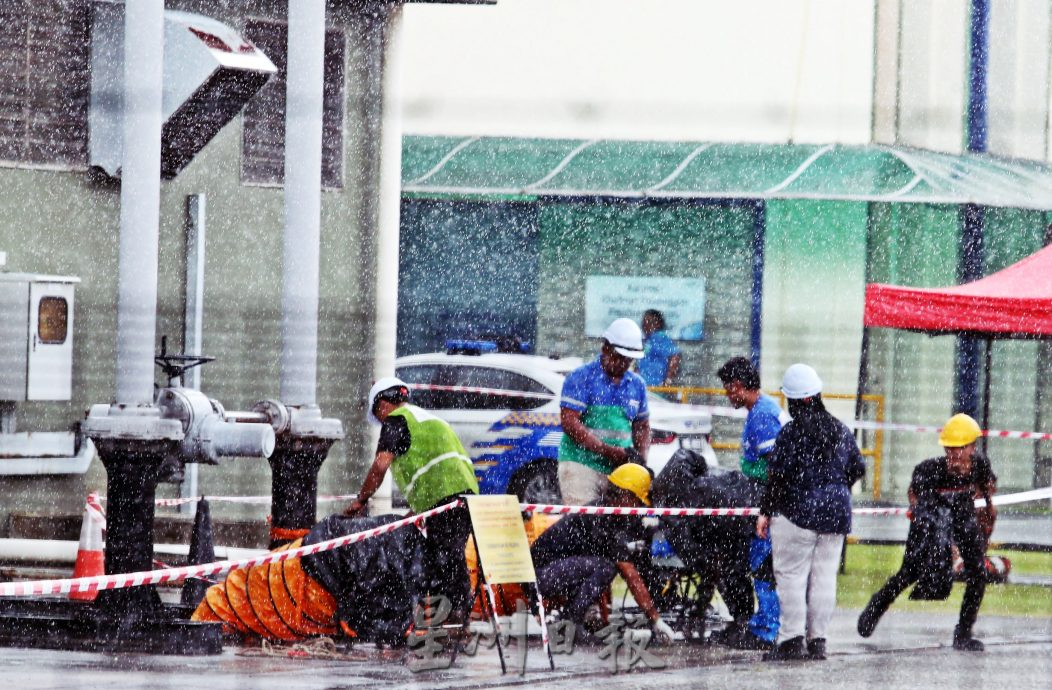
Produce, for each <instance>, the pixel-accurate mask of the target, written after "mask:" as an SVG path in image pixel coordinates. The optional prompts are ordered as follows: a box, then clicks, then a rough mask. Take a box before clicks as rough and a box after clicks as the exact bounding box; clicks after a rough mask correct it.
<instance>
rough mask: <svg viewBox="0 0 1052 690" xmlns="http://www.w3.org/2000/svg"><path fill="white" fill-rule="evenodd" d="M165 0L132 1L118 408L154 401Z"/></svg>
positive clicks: (127, 35) (127, 37)
mask: <svg viewBox="0 0 1052 690" xmlns="http://www.w3.org/2000/svg"><path fill="white" fill-rule="evenodd" d="M163 45H164V2H163V0H138V1H137V2H128V3H126V4H125V15H124V154H123V155H124V158H123V165H122V169H121V213H120V230H121V233H120V246H119V249H118V257H119V259H118V260H119V265H118V274H117V403H118V404H124V405H130V406H143V405H150V404H152V403H153V366H154V364H153V355H154V339H155V333H156V321H157V245H158V228H159V214H160V199H161V79H162V67H163Z"/></svg>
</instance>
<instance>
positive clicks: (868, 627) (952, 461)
mask: <svg viewBox="0 0 1052 690" xmlns="http://www.w3.org/2000/svg"><path fill="white" fill-rule="evenodd" d="M980 434H981V430H980V429H979V425H978V424H977V423H976V421H975V420H974V419H972V418H971V417H969V416H968V415H966V414H957V415H954V416H953V417H951V418H950V420H949V421H948V422H947V423H946V425H945V426H944V427H943V428H942V431H941V432H940V434H939V445H941V446H942V447H943V449H944V455H943V456H942V457H938V458H931V459H928V460H925V461H924V462H922V463H920V464H919V465H917V467H916V468H914V470H913V478H912V480H911V481H910V489H909V500H910V510H911V513H912V522H911V524H910V531H909V535H908V536H907V538H906V552H905V555H904V556H903V559H902V567H901V568H899V571H898V572H897V573H895V574H894V575H892V576H891V578H890V579H889V580H888V581H887V583H885V584H884V586H883V587H881V588H880V589H879V590H878V591H877V592H876V593H875V594H874V595H873V598H872V599H870V600H869V604H867V605H866V608H865V609H864V610H863V611H862V614H861V615H860V616H859V617H858V634H859V635H861V636H862V637H869V636H870V635H872V634H873V631H874V630H875V629H876V627H877V623H878V622H879V621H880V618H881V616H883V615H884V612H885V611H887V610H888V607H890V606H891V604H892V602H894V601H895V598H896V597H898V596H899V594H901V593H902V592H903V591H905V590H906V588H907V587H909V586H910V585H912V584H913V583H914V582H916V583H917V586H916V587H915V588H914V590H913V592H912V593H911V594H910V598H911V599H945V598H946V597H947V596H949V594H950V589H951V587H952V585H953V573H952V560H951V555H950V553H951V545H950V540H951V538H952V540H953V543H954V544H956V545H957V548H958V550H959V551H960V554H961V558H962V559H963V561H964V575H965V582H966V583H967V584H966V587H965V590H964V599H963V601H962V602H961V613H960V617H959V618H958V621H957V627H956V628H955V629H954V632H953V647H954V649H959V650H962V651H968V652H981V651H983V648H984V647H983V643H982V642H980V641H979V640H976V639H975V638H973V637H972V626H973V625H975V620H976V618H977V617H978V615H979V606H980V605H981V604H982V601H983V594H984V592H985V591H986V578H987V575H986V567H985V563H984V556H983V552H984V549H985V542H986V537H987V536H989V535H988V534H986V535H984V534H983V530H982V529H981V528H980V525H979V521H978V520H977V519H976V508H975V499H976V498H977V497H981V498H983V499H985V501H986V507H985V509H984V516H985V517H987V519H988V521H989V523H990V526H991V528H992V523H993V518H994V516H995V515H996V512H995V509H994V506H993V502H992V500H991V498H990V497H991V496H992V495H993V493H994V490H995V488H996V483H997V477H996V476H995V475H994V473H993V470H992V469H991V467H990V461H989V460H988V459H987V458H986V456H984V455H982V454H981V453H979V452H977V450H976V447H975V442H976V440H977V439H978V438H979V436H980Z"/></svg>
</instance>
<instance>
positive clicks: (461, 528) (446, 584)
mask: <svg viewBox="0 0 1052 690" xmlns="http://www.w3.org/2000/svg"><path fill="white" fill-rule="evenodd" d="M455 498H457V497H456V496H450V497H449V498H446V499H443V500H441V501H439V502H438V503H437V504H435V505H436V506H437V505H443V504H446V503H449V502H450V501H451V500H453V499H455ZM470 535H471V519H470V517H469V516H468V509H467V506H464V505H461V506H458V507H456V508H454V509H453V510H449V511H446V512H445V513H439V514H438V515H432V516H431V517H429V518H428V519H427V538H426V539H425V540H424V574H425V577H426V578H427V585H428V587H427V589H428V592H430V593H431V594H433V595H436V596H437V595H442V596H445V597H446V598H448V599H449V603H450V604H452V606H453V611H459V612H463V613H467V608H468V598H469V595H470V593H471V578H470V577H469V575H468V566H467V562H466V561H465V560H464V547H465V546H467V543H468V537H469V536H470Z"/></svg>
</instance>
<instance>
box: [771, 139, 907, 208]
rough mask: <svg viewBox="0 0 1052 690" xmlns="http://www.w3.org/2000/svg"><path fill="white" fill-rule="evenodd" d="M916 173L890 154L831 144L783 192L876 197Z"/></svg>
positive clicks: (894, 189)
mask: <svg viewBox="0 0 1052 690" xmlns="http://www.w3.org/2000/svg"><path fill="white" fill-rule="evenodd" d="M914 177H916V175H915V174H914V172H913V171H912V170H910V168H909V166H907V165H906V164H905V163H903V162H902V161H901V160H899V159H898V158H896V157H895V156H893V155H892V154H890V153H887V152H885V151H882V150H879V149H872V148H863V147H834V148H832V149H830V150H829V151H827V152H826V153H824V154H822V155H821V156H819V157H818V158H817V159H815V161H814V162H813V163H812V164H811V165H809V166H808V167H807V168H806V169H805V170H804V171H803V172H802V173H801V174H800V176H799V177H798V178H796V179H795V180H794V181H793V182H792V183H791V184H789V185H788V186H787V187H786V188H785V191H786V192H787V193H790V194H807V195H812V194H813V195H816V196H820V195H846V196H858V197H871V196H880V195H885V194H892V193H895V192H898V191H900V190H902V189H903V188H905V187H906V185H908V184H909V183H910V182H912V181H913V179H914Z"/></svg>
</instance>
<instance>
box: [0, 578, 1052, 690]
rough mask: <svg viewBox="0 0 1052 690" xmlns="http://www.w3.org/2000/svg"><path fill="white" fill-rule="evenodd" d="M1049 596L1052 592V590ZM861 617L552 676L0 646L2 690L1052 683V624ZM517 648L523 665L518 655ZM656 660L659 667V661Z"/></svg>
mask: <svg viewBox="0 0 1052 690" xmlns="http://www.w3.org/2000/svg"><path fill="white" fill-rule="evenodd" d="M1050 596H1052V595H1050ZM857 615H858V612H857V611H849V610H838V611H837V612H836V614H835V617H834V620H833V624H832V629H831V630H830V633H829V649H828V654H829V658H828V660H827V661H824V662H779V663H771V662H764V661H762V660H761V658H760V656H761V653H760V652H743V651H734V650H729V649H726V648H723V647H718V646H711V645H701V646H699V645H689V644H686V643H682V642H680V643H676V644H674V645H673V646H671V647H649V648H648V649H647V651H648V652H652V653H653V654H654V655H655V656H654V657H652V658H651V663H652V664H653V665H654V666H657V665H658V664H659V663H664V666H665V667H664V668H661V669H658V668H648V667H647V664H646V663H637V664H636V665H635V667H634V668H633V669H632V670H630V671H625V670H623V667H624V662H625V658H624V656H622V657H620V659H619V661H620V666H621V668H619V670H618V672H617V673H612V672H611V670H610V667H609V663H610V660H609V658H602V653H603V647H601V646H596V647H585V648H577V649H575V650H574V652H573V653H572V654H569V655H566V654H560V655H556V656H555V664H556V670H555V671H551V670H549V669H548V665H547V660H546V658H545V657H544V655H543V652H542V651H541V649H540V647H539V645H537V644H536V642H534V643H533V644H530V645H529V648H528V654H527V658H526V665H527V670H526V673H525V675H520V674H519V673H518V672H517V669H514V668H509V672H508V673H507V674H504V675H502V674H501V670H500V662H499V660H498V657H497V653H496V650H495V649H492V650H489V649H485V648H480V649H479V650H478V653H477V654H476V655H475V656H473V657H469V656H465V655H463V654H461V655H460V656H458V657H457V659H456V661H455V663H454V664H453V665H452V667H450V668H449V669H445V670H432V671H421V672H414V671H412V670H410V668H409V667H408V666H407V664H406V660H405V659H404V658H403V657H402V656H401V655H400V654H396V653H392V652H391V651H390V650H387V651H378V650H376V649H375V648H374V647H372V646H371V645H360V646H358V647H356V648H354V649H353V650H351V651H350V653H349V654H348V653H344V654H342V655H341V656H337V657H331V658H324V657H320V656H315V657H309V656H308V657H297V656H290V655H289V654H288V650H287V649H284V648H282V649H272V650H270V653H271V654H272V655H269V656H262V655H261V654H262V650H261V649H259V648H247V649H246V648H238V647H227V648H225V649H224V652H223V654H222V655H219V656H211V657H173V656H152V655H133V654H127V655H103V654H90V653H83V652H60V651H42V650H25V649H0V668H3V671H4V673H3V675H4V685H5V686H6V687H11V688H26V689H37V688H41V689H43V688H47V689H51V690H60V689H66V688H151V689H152V688H207V689H208V690H225V689H227V688H231V689H232V688H239V689H240V688H253V689H257V688H258V689H259V690H272V689H273V690H293V689H299V688H304V689H311V690H314V689H318V690H320V689H328V688H332V689H336V688H365V687H377V686H388V685H397V686H401V687H405V688H458V689H460V688H489V687H523V686H526V687H531V688H575V689H580V688H583V687H600V686H601V687H602V688H604V690H615V689H618V688H638V687H644V686H653V687H658V688H662V689H665V688H669V689H671V688H735V689H736V690H738V689H740V690H748V689H750V688H771V687H778V688H785V689H787V690H792V689H794V688H806V689H807V690H817V689H820V688H842V687H846V686H854V687H866V688H956V687H970V688H971V687H976V688H979V687H985V688H993V687H1006V688H1010V690H1026V689H1029V688H1042V689H1044V688H1049V687H1052V618H1050V617H1048V615H1047V609H1046V611H1045V612H1044V616H1043V617H986V616H983V615H982V614H981V613H980V617H979V623H978V624H977V626H976V631H975V632H976V636H977V637H979V638H980V639H983V640H984V641H985V642H986V644H987V651H986V652H984V653H981V654H977V653H967V652H958V651H955V650H953V649H952V647H951V646H950V640H951V637H952V631H953V625H954V622H955V618H954V617H953V616H947V615H943V614H939V615H934V614H914V613H909V614H907V613H898V612H896V611H895V609H894V607H893V608H892V610H891V611H890V612H889V613H888V614H887V616H886V617H885V619H884V620H883V621H881V625H880V627H878V628H877V631H876V633H874V635H873V637H871V638H869V639H868V640H864V639H862V638H860V637H859V636H858V635H857V634H856V633H855V631H854V626H855V619H856V617H857ZM514 644H515V643H514V642H513V643H512V648H511V649H509V650H508V657H509V661H510V662H512V663H514V659H515V657H516V648H515V647H514ZM655 659H656V660H658V661H655Z"/></svg>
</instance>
